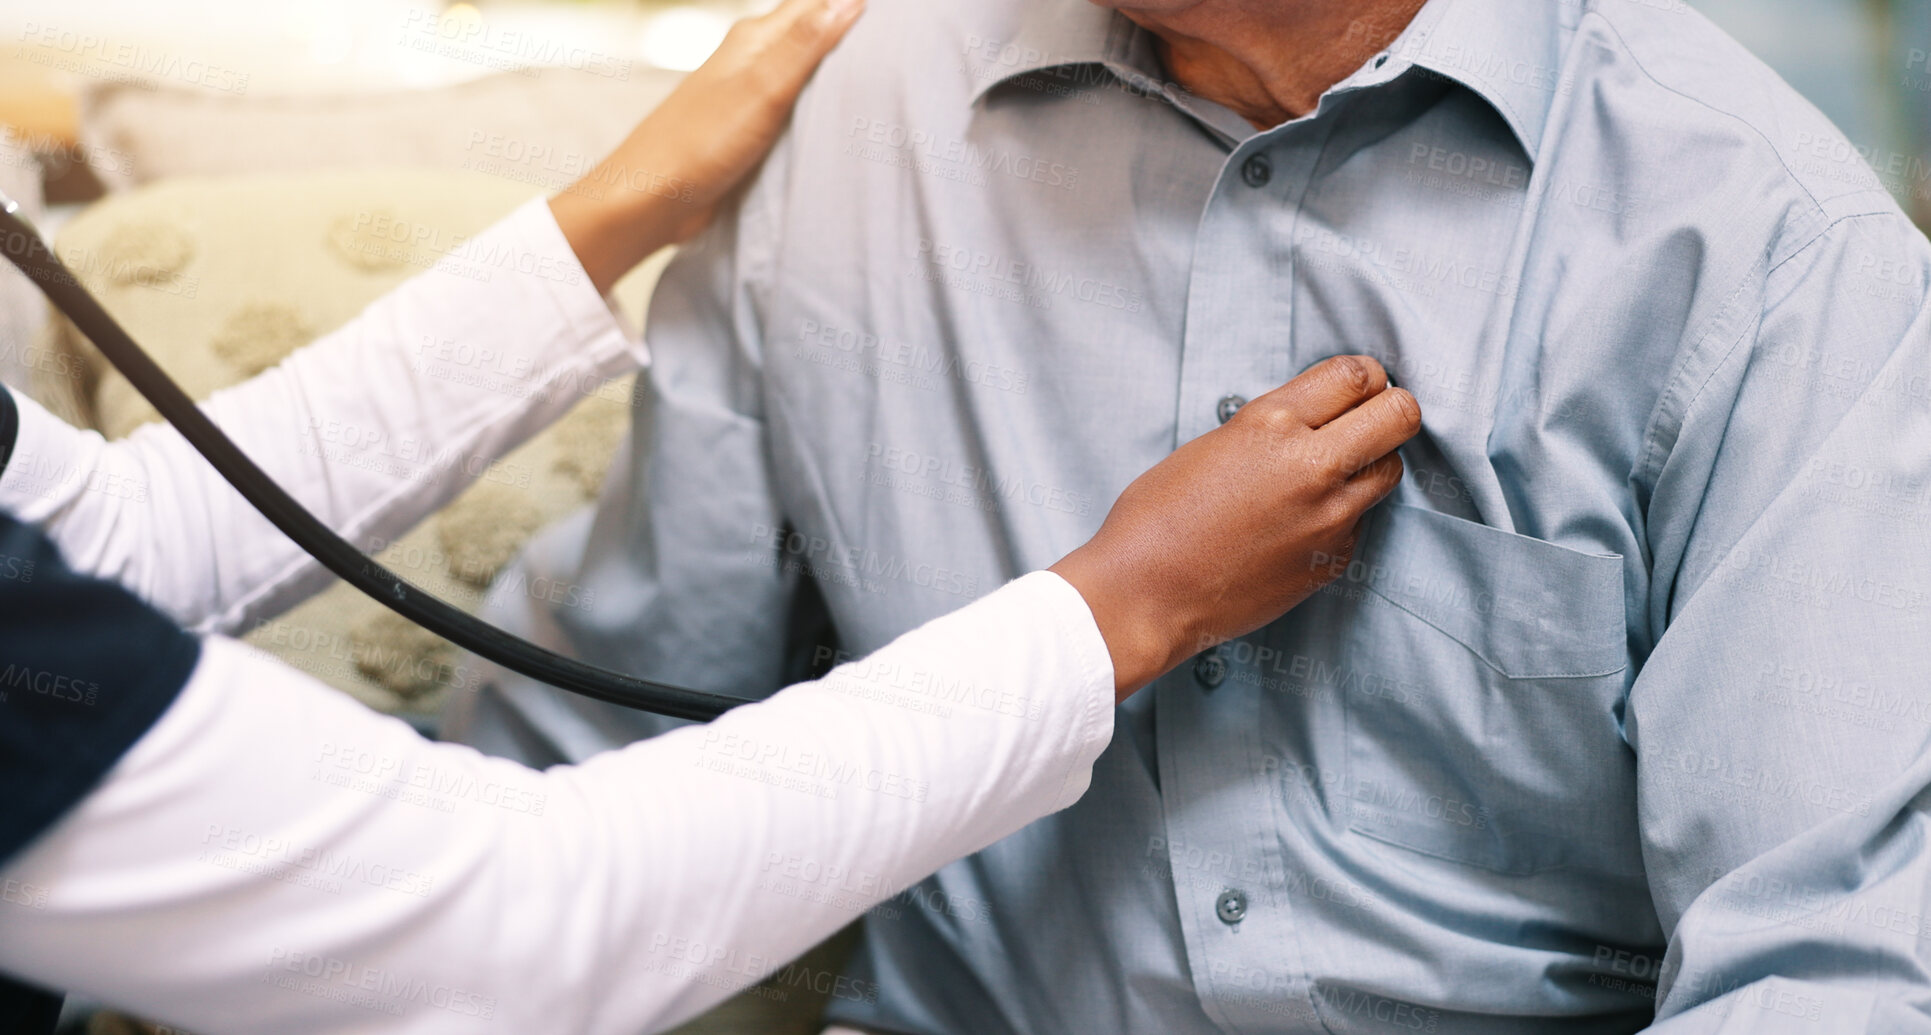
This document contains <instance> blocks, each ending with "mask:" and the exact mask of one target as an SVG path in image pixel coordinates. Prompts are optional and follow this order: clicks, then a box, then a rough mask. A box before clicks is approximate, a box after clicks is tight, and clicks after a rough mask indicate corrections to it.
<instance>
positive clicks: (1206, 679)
mask: <svg viewBox="0 0 1931 1035" xmlns="http://www.w3.org/2000/svg"><path fill="white" fill-rule="evenodd" d="M1193 677H1194V678H1195V679H1197V680H1199V681H1200V685H1201V686H1204V687H1206V688H1207V689H1209V690H1212V689H1213V688H1215V687H1217V686H1219V685H1220V684H1221V683H1223V682H1225V681H1226V679H1227V660H1226V659H1225V658H1222V657H1221V656H1220V648H1219V647H1215V648H1214V649H1213V650H1210V651H1208V652H1207V653H1205V654H1202V655H1201V656H1200V657H1199V658H1197V659H1195V660H1194V663H1193Z"/></svg>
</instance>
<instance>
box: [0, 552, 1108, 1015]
mask: <svg viewBox="0 0 1931 1035" xmlns="http://www.w3.org/2000/svg"><path fill="white" fill-rule="evenodd" d="M204 656H205V660H204V662H203V664H202V667H201V668H200V669H199V670H198V671H197V673H196V676H195V678H194V680H193V681H192V682H191V683H190V685H189V688H188V689H187V690H185V691H183V693H182V696H181V698H180V700H179V701H178V702H177V704H176V706H175V708H174V709H173V710H171V711H170V712H169V713H168V714H167V715H166V716H165V717H164V718H163V720H162V721H161V722H160V723H159V724H157V725H156V726H155V728H154V729H153V730H152V731H151V732H150V734H149V735H148V736H147V737H146V738H144V739H143V740H141V741H140V742H138V743H137V744H136V745H135V747H134V748H133V749H132V750H131V751H130V752H129V753H128V754H127V755H126V757H125V758H123V760H122V761H121V763H120V765H119V766H117V767H116V769H114V770H113V771H112V772H111V773H110V774H109V777H108V780H107V781H106V783H104V784H103V785H102V787H101V788H100V789H98V790H97V791H96V792H95V793H94V794H92V795H90V796H89V797H88V798H87V799H85V800H84V801H83V803H82V804H81V805H80V806H79V807H78V808H77V809H75V810H74V811H73V812H72V813H71V814H69V815H68V816H67V817H66V818H65V819H63V820H62V821H61V822H60V824H59V825H57V826H56V827H54V828H53V830H51V831H50V832H49V833H48V834H47V835H46V836H45V837H44V838H43V839H42V840H41V841H40V842H38V843H37V844H35V845H34V846H33V847H32V848H30V849H29V850H28V851H27V852H26V853H24V854H23V855H22V856H21V857H19V858H18V859H17V860H15V861H14V862H13V863H12V864H11V865H9V866H8V867H7V869H6V870H5V871H4V872H0V878H4V879H5V880H7V881H10V882H12V883H11V884H10V885H9V886H10V887H13V888H15V889H27V890H25V891H22V892H21V893H20V894H18V895H16V896H14V897H15V898H16V899H25V900H26V901H25V904H20V903H14V904H7V905H0V933H4V937H0V970H6V971H8V972H10V973H14V974H18V975H21V976H24V977H27V978H30V979H33V980H37V981H40V982H44V983H47V984H50V985H54V986H56V987H65V988H69V989H73V990H76V991H82V992H88V993H92V994H95V995H97V996H99V997H101V998H103V999H106V1000H108V1001H110V1002H116V1003H120V1004H123V1005H127V1006H129V1007H132V1008H136V1009H139V1010H142V1011H144V1012H146V1013H148V1014H149V1015H152V1016H158V1017H160V1018H163V1019H166V1020H169V1021H172V1022H176V1023H182V1024H186V1025H188V1026H190V1027H192V1028H194V1029H195V1030H198V1031H207V1032H210V1033H211V1035H212V1033H219V1032H223V1031H243V1032H253V1031H277V1032H288V1033H300V1032H332V1031H341V1030H344V1029H345V1027H348V1026H351V1025H353V1026H354V1027H355V1028H356V1029H357V1030H368V1031H429V1030H435V1031H464V1030H477V1031H492V1030H503V1031H536V1030H554V1031H572V1032H586V1033H594V1032H612V1033H615V1032H634V1031H637V1030H639V1029H641V1028H657V1027H663V1026H666V1025H668V1024H671V1023H675V1022H676V1021H677V1020H679V1019H681V1018H684V1017H687V1016H690V1015H691V1014H694V1013H696V1012H698V1011H700V1010H702V1009H703V1008H704V1007H706V1006H708V1005H710V1004H712V1003H715V1002H717V1001H719V1000H721V999H723V998H725V997H726V996H727V995H729V994H730V993H731V992H732V991H733V990H735V989H736V988H739V987H742V986H744V985H748V984H749V983H751V982H752V981H754V980H756V979H757V977H758V976H760V973H761V972H763V971H765V970H768V969H771V968H775V967H777V966H780V965H782V964H783V963H784V962H786V961H787V960H789V959H790V958H791V957H792V956H794V955H796V954H797V953H799V952H802V951H803V950H804V949H806V948H808V947H810V946H811V945H812V944H814V943H816V942H817V941H819V940H821V939H822V938H824V937H826V936H828V935H829V934H831V933H832V932H834V931H836V930H838V929H839V928H840V927H842V926H843V925H845V924H846V923H849V922H850V921H851V920H852V919H853V918H855V917H856V916H858V915H859V914H860V913H861V912H862V911H863V910H864V909H866V908H867V907H869V906H870V905H872V904H874V903H875V902H877V901H879V900H881V899H883V898H884V897H886V896H888V895H891V894H893V893H895V892H896V891H898V890H899V889H901V888H902V887H904V886H906V885H908V884H910V883H911V882H912V881H914V880H915V879H917V878H919V877H921V876H923V875H924V874H925V873H928V872H930V871H931V870H933V869H935V868H936V867H938V866H939V865H941V864H943V863H945V862H947V861H949V860H950V859H952V858H956V857H958V856H961V855H964V854H966V853H968V852H971V851H973V850H976V849H978V848H980V847H983V846H984V845H986V844H988V843H990V842H991V841H993V840H995V839H997V838H999V837H1002V836H1004V835H1006V834H1008V833H1011V832H1012V831H1014V830H1017V829H1018V828H1019V827H1021V826H1023V825H1024V824H1026V823H1028V822H1030V821H1032V820H1033V819H1035V818H1037V817H1039V816H1041V815H1044V814H1046V813H1048V812H1050V811H1053V810H1055V809H1058V808H1062V807H1064V806H1065V805H1067V804H1070V803H1071V802H1072V801H1073V800H1074V799H1075V798H1077V797H1078V796H1079V794H1080V793H1081V792H1082V791H1083V790H1084V789H1085V787H1086V783H1087V780H1088V777H1089V774H1090V768H1091V765H1092V763H1093V761H1094V759H1095V758H1096V757H1097V756H1098V754H1099V752H1100V750H1101V749H1102V748H1103V747H1104V746H1105V744H1106V742H1107V741H1108V739H1109V738H1110V736H1111V732H1112V709H1111V708H1110V707H1109V705H1110V703H1111V687H1112V672H1111V669H1110V667H1109V666H1108V665H1107V663H1106V660H1105V645H1104V643H1103V642H1102V641H1101V640H1100V638H1099V633H1098V630H1097V629H1096V628H1095V627H1094V626H1093V624H1092V620H1091V617H1090V615H1089V614H1088V613H1087V612H1086V609H1085V607H1084V605H1083V604H1082V603H1081V602H1080V600H1079V598H1078V596H1077V595H1076V594H1075V593H1074V592H1073V591H1072V590H1071V589H1070V588H1069V587H1068V586H1066V585H1065V584H1064V583H1063V582H1059V581H1058V580H1057V579H1055V578H1054V577H1053V576H1050V575H1036V576H1033V577H1031V578H1030V579H1028V580H1023V581H1022V582H1021V583H1020V584H1016V585H1014V586H1010V587H1007V588H1006V589H1004V590H1001V591H1000V592H999V593H997V594H994V595H993V596H992V597H989V598H987V599H986V600H983V601H980V602H979V603H977V604H974V605H972V606H971V607H969V608H967V609H965V610H964V611H962V612H960V613H957V614H954V615H952V616H948V617H946V618H942V619H939V620H938V621H936V622H934V623H932V624H930V625H928V626H926V627H924V628H922V629H920V630H917V631H914V632H912V633H909V634H907V635H906V636H905V637H902V638H901V639H900V640H898V641H896V642H894V643H893V644H891V645H890V646H888V647H886V648H885V649H884V650H882V651H880V652H879V653H878V654H875V655H873V656H872V658H871V659H868V661H866V662H861V663H859V664H858V665H857V666H847V667H845V668H843V669H840V670H839V671H838V672H837V673H835V674H834V675H833V676H832V677H829V678H827V679H826V680H824V681H821V682H818V683H814V684H806V685H802V686H798V687H793V688H791V689H788V690H786V691H784V692H782V693H780V694H779V695H778V696H776V697H774V698H773V699H772V700H770V701H768V702H766V703H764V704H760V705H754V706H750V707H747V708H744V709H740V710H739V711H737V712H734V713H732V714H731V715H729V716H727V717H725V718H724V719H723V720H720V721H719V722H718V723H715V724H713V725H712V726H709V727H695V728H691V729H687V730H681V731H678V732H676V733H673V734H671V735H668V736H665V737H662V738H658V739H656V740H652V741H647V742H643V743H640V744H636V745H632V746H631V747H630V748H627V749H625V750H623V751H620V752H613V753H610V754H607V755H604V756H600V757H599V758H597V759H595V760H593V761H592V762H590V763H588V764H586V765H583V766H581V767H577V768H573V769H563V768H560V769H554V770H551V771H549V772H547V773H543V774H538V773H534V772H531V771H529V770H527V769H523V768H521V767H519V766H516V765H513V764H511V763H508V762H504V761H501V760H496V759H488V758H485V757H483V756H481V755H478V754H476V753H475V752H473V751H470V750H468V749H466V748H460V747H455V746H451V745H442V744H428V743H425V742H423V741H421V740H420V739H419V738H417V737H416V736H415V734H414V733H413V732H411V731H410V730H409V729H408V728H407V727H406V726H404V725H403V724H401V723H398V722H395V721H393V720H388V719H382V718H378V717H376V716H373V715H370V714H369V713H367V712H365V711H363V710H361V709H360V708H358V707H357V706H356V705H354V704H353V703H351V702H349V701H348V700H346V699H344V698H342V697H341V696H340V695H338V694H334V693H332V692H330V691H328V690H326V689H324V688H321V687H319V686H317V685H315V684H313V683H312V682H310V681H307V680H305V679H301V678H300V677H296V676H293V675H292V674H290V673H288V672H287V671H286V670H285V669H281V668H279V667H277V666H274V665H273V664H272V663H270V662H268V661H266V660H264V659H261V658H260V657H259V656H257V655H254V654H252V653H251V652H246V651H245V649H244V648H241V647H238V646H236V645H233V644H229V643H226V642H223V641H210V643H209V644H208V645H207V646H206V649H205V651H204Z"/></svg>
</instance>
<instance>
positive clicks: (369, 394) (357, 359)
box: [0, 199, 644, 633]
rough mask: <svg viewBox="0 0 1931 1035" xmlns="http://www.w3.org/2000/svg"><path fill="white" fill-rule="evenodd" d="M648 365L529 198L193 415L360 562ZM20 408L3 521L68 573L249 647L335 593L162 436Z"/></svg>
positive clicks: (317, 569) (180, 446)
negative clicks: (94, 427) (32, 536)
mask: <svg viewBox="0 0 1931 1035" xmlns="http://www.w3.org/2000/svg"><path fill="white" fill-rule="evenodd" d="M484 258H487V259H488V261H483V259H484ZM643 358H644V354H643V352H642V347H641V345H639V344H638V343H637V342H636V341H635V340H634V339H633V338H632V337H631V336H630V335H629V334H627V333H626V332H625V331H624V330H623V328H622V327H621V326H620V325H619V323H618V321H617V319H616V317H615V316H614V315H613V314H612V312H611V311H610V309H609V307H608V306H607V305H606V304H605V302H604V301H603V300H602V299H601V298H599V297H598V296H597V294H596V292H595V291H594V290H593V289H592V288H591V287H590V282H589V278H588V277H587V276H586V275H585V274H584V273H583V271H582V268H581V267H580V266H579V265H578V264H577V260H576V256H575V253H574V252H572V251H571V249H570V245H569V242H568V241H567V240H566V239H565V238H564V237H563V233H562V231H561V230H559V229H558V228H557V225H556V222H555V220H554V219H553V218H552V217H551V215H550V209H549V206H548V204H546V203H545V202H544V201H542V200H541V199H538V200H533V201H531V202H529V203H528V204H527V205H525V206H523V207H522V208H520V209H518V210H517V211H516V212H515V213H514V214H512V215H510V216H509V217H507V218H506V219H505V220H504V221H502V222H501V223H499V224H497V225H496V226H494V227H492V228H490V229H489V230H487V231H485V232H484V233H482V234H480V235H478V236H477V237H476V238H474V239H473V240H471V241H469V242H468V243H467V244H466V245H465V246H464V247H463V248H461V249H459V250H458V252H457V254H456V256H454V257H452V258H451V259H450V260H448V261H446V262H445V263H443V264H440V265H438V266H437V267H435V268H434V269H431V270H429V271H426V272H424V273H422V274H420V275H418V276H416V277H414V278H413V279H411V280H409V281H408V282H406V283H404V284H403V285H402V286H401V287H399V288H397V289H396V290H395V291H394V292H391V293H390V294H389V295H386V296H384V297H383V298H382V299H380V300H378V301H376V302H375V303H374V304H372V305H371V306H369V308H368V309H367V310H365V311H364V312H363V313H362V314H361V315H359V316H358V317H356V318H355V319H354V320H352V321H350V322H349V323H348V324H346V325H344V326H343V327H341V328H339V329H338V330H336V331H334V332H333V333H331V334H328V335H326V336H324V337H323V338H321V339H318V340H317V341H316V342H314V343H312V344H310V345H308V346H307V347H305V348H302V349H300V350H298V351H296V352H295V353H293V354H291V355H290V356H289V357H288V358H287V359H286V360H284V361H283V362H282V363H281V364H280V365H279V366H277V367H275V368H273V369H271V370H268V371H266V372H264V373H262V374H261V375H260V376H258V377H255V378H253V379H251V380H250V381H248V382H246V383H244V384H241V385H237V386H235V387H233V388H230V389H227V390H225V391H222V392H219V393H216V395H215V396H214V397H213V398H211V399H210V400H208V402H207V403H206V404H204V407H203V408H204V410H205V411H206V412H207V413H208V415H209V416H210V417H211V418H212V419H213V420H214V421H215V423H216V424H217V425H219V426H220V427H221V428H222V429H223V430H224V431H226V432H227V433H228V434H229V435H230V436H231V437H232V438H234V439H235V441H236V442H237V444H239V445H240V446H241V449H242V451H243V452H244V453H246V454H248V456H249V458H250V459H252V460H254V461H255V463H256V464H258V465H259V466H260V467H261V468H262V469H263V470H265V471H266V472H267V473H268V474H269V476H270V477H272V478H273V479H274V480H275V481H276V482H278V483H279V484H280V485H282V486H283V488H285V489H287V490H288V491H289V492H290V493H291V494H293V495H294V496H295V497H296V499H297V500H299V501H300V502H301V503H302V504H303V505H304V506H306V507H308V508H309V509H310V510H311V511H313V512H314V513H315V514H316V515H317V516H318V517H319V518H321V520H322V521H323V522H324V523H326V524H328V525H329V526H330V527H331V528H333V529H335V530H336V531H337V532H339V533H340V534H342V535H343V536H344V537H346V538H348V539H350V540H351V541H355V542H357V543H358V544H361V545H367V544H369V543H372V542H380V541H385V540H389V539H392V538H394V537H396V536H398V535H400V534H402V533H403V532H405V531H406V530H408V529H409V528H410V527H411V526H413V525H414V524H415V523H416V522H417V521H419V520H421V519H422V517H423V516H425V515H427V514H429V513H430V512H432V511H434V510H435V509H436V508H438V507H440V506H441V505H442V504H444V503H446V502H448V501H449V500H450V499H453V498H454V497H455V496H456V495H457V494H458V493H460V492H461V491H462V490H463V489H465V488H467V487H468V486H469V485H470V484H471V483H473V482H474V481H475V480H476V479H477V478H478V477H480V476H481V475H482V473H483V472H484V470H485V469H486V468H487V467H488V465H489V463H490V462H491V461H492V460H494V459H495V458H497V457H499V456H501V455H502V454H504V453H505V452H508V451H509V450H510V449H512V448H514V447H515V446H516V445H518V444H520V443H521V442H523V441H524V440H525V439H527V438H528V437H529V436H530V435H532V434H534V433H535V432H537V431H539V430H541V429H542V428H544V427H546V426H547V425H548V424H549V423H551V422H552V421H554V420H555V419H556V418H558V417H560V416H561V415H562V414H563V413H564V412H565V411H567V410H568V409H569V408H570V407H571V406H572V405H574V404H575V403H576V402H578V401H580V400H581V399H582V398H583V396H584V395H585V394H586V393H589V392H593V391H596V390H598V389H599V388H600V387H601V386H603V385H604V383H605V382H606V381H607V380H608V379H609V378H611V377H613V376H615V375H617V374H620V373H623V372H625V371H627V370H630V369H634V368H635V367H636V366H637V365H638V364H639V363H641V362H642V360H643ZM19 403H20V408H21V413H20V417H21V425H20V435H19V440H18V442H17V444H16V447H15V450H14V454H13V457H12V460H11V462H10V463H9V464H8V466H7V469H6V471H5V473H4V475H0V507H3V508H6V509H9V510H11V511H12V512H13V513H15V514H16V515H18V516H19V517H20V518H22V519H23V520H26V521H30V522H33V523H36V524H40V525H43V526H44V527H45V528H46V529H47V530H48V532H49V534H50V535H52V536H53V538H54V540H55V542H56V543H58V544H59V546H60V548H61V551H62V553H63V554H65V556H66V557H67V559H68V561H69V563H71V564H72V565H73V566H74V567H75V568H76V569H79V570H82V571H87V572H92V573H96V574H100V575H103V576H107V577H111V578H114V579H116V580H118V581H120V582H121V583H123V584H124V585H127V586H129V587H130V588H132V589H134V590H135V591H136V592H137V593H139V594H140V595H141V596H142V597H143V598H144V599H146V600H148V601H150V602H152V603H153V604H154V605H155V606H157V607H159V608H160V609H161V610H163V611H165V612H166V613H167V614H169V615H170V616H172V617H174V618H175V619H176V620H177V621H179V622H180V623H181V624H183V625H184V626H187V627H189V628H190V629H192V630H194V631H197V632H203V633H206V632H234V631H239V630H243V629H245V628H247V627H248V626H249V625H250V624H251V623H252V622H254V621H256V620H259V619H260V618H262V617H265V616H267V615H270V614H273V613H276V612H278V611H280V610H283V609H285V608H287V607H289V606H291V605H293V604H294V603H295V602H297V601H299V600H301V599H302V598H303V597H305V596H307V595H309V594H312V593H314V592H315V591H316V590H318V589H320V588H321V587H323V586H324V585H326V584H327V582H328V580H329V579H330V578H331V577H332V576H331V575H330V574H329V573H328V572H327V571H326V570H324V569H323V568H322V567H321V566H320V565H319V564H317V563H315V562H314V561H313V560H311V559H310V558H309V557H308V556H307V555H306V554H305V553H303V552H302V551H301V550H300V549H299V548H297V547H296V546H295V545H294V544H293V543H292V542H290V541H289V540H288V539H287V538H286V537H284V536H283V535H282V534H281V533H280V532H279V531H277V530H276V529H275V528H274V526H272V525H271V524H269V523H268V521H267V519H265V518H263V517H262V516H261V515H259V514H258V513H256V512H255V510H254V508H253V507H251V506H250V505H249V504H248V503H247V502H246V501H244V500H243V499H242V498H241V496H240V495H239V494H238V493H236V492H235V491H234V490H233V489H232V488H230V487H229V486H228V484H227V483H226V482H224V481H223V480H222V479H221V477H220V476H219V475H218V474H216V473H215V471H214V470H213V468H211V467H209V466H208V464H207V463H206V461H204V460H202V458H201V457H200V455H199V454H197V453H196V452H195V451H194V450H193V448H192V447H190V446H189V445H188V444H187V442H186V440H184V439H182V438H181V436H180V434H179V433H177V432H176V431H175V430H174V429H173V428H172V427H170V426H168V425H166V424H151V425H147V426H144V427H142V428H139V429H137V430H136V431H134V432H133V433H132V434H130V435H129V436H127V437H126V438H125V439H122V440H120V441H116V442H111V443H110V442H106V441H104V440H102V438H101V436H100V435H98V434H97V433H95V432H91V431H78V430H76V429H73V428H70V427H68V426H67V425H65V424H64V423H62V422H61V421H60V420H59V419H57V418H55V417H53V416H52V415H50V414H48V413H47V412H46V411H45V410H43V409H41V408H40V407H38V406H36V405H34V404H33V403H32V402H31V400H27V399H20V400H19Z"/></svg>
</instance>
